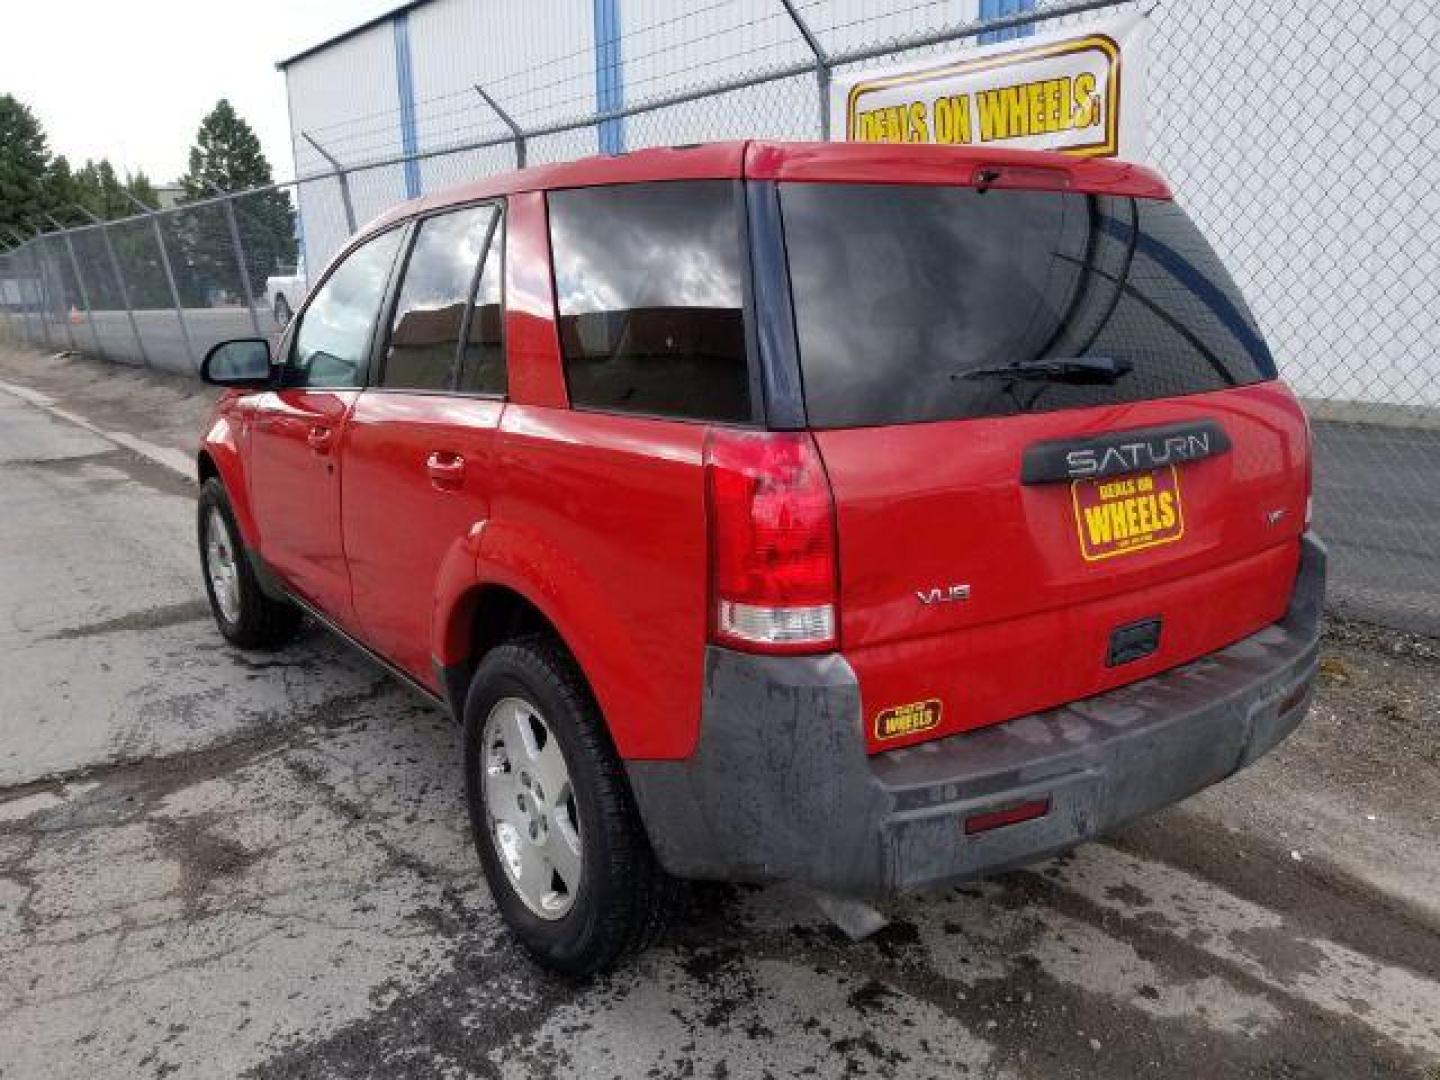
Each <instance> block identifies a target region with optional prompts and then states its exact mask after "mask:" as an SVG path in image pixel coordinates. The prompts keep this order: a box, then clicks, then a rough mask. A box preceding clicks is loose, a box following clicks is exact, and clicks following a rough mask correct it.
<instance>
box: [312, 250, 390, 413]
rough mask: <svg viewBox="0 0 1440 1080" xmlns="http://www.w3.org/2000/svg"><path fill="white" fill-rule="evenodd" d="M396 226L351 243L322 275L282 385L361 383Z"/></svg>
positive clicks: (356, 384)
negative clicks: (346, 252) (358, 244)
mask: <svg viewBox="0 0 1440 1080" xmlns="http://www.w3.org/2000/svg"><path fill="white" fill-rule="evenodd" d="M402 231H403V230H401V229H391V230H390V231H389V232H387V233H382V234H381V235H380V236H377V237H376V238H375V239H374V240H371V241H370V242H368V243H366V244H364V245H363V246H361V247H359V248H356V249H355V250H354V251H352V252H351V253H350V254H349V255H347V256H346V257H345V261H344V262H342V263H341V264H340V265H339V266H338V267H336V268H335V272H334V273H332V274H331V275H330V276H329V277H328V278H326V279H325V284H323V285H321V286H320V289H319V291H318V292H316V293H315V297H314V299H313V300H311V301H310V304H309V306H308V307H306V309H305V312H304V314H303V315H302V316H301V317H300V326H299V327H298V328H297V329H296V331H295V344H294V346H293V347H292V348H291V350H290V359H289V362H288V363H287V364H286V366H285V367H286V370H285V385H287V386H324V387H332V388H341V387H350V386H359V385H361V383H362V382H364V378H365V361H366V359H367V356H366V354H367V352H368V350H369V348H370V333H371V331H372V330H373V329H374V326H375V317H376V315H377V314H378V313H379V310H380V301H381V299H382V298H383V296H384V295H385V284H386V282H387V281H388V279H389V277H390V268H391V266H392V265H393V264H394V262H395V253H396V252H397V251H398V250H399V248H400V236H401V233H402Z"/></svg>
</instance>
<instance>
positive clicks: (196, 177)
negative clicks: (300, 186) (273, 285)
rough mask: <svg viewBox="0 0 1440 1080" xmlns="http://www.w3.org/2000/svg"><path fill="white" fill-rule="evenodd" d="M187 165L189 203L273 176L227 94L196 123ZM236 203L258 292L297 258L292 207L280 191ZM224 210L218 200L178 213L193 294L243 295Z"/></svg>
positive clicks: (256, 184)
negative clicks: (196, 129)
mask: <svg viewBox="0 0 1440 1080" xmlns="http://www.w3.org/2000/svg"><path fill="white" fill-rule="evenodd" d="M189 164H190V167H189V169H188V171H187V172H186V173H185V175H184V176H183V177H181V179H180V183H181V185H182V186H183V187H184V188H185V192H186V196H187V201H192V202H193V201H197V200H202V199H208V198H211V197H213V196H214V195H216V194H217V193H218V192H234V191H245V190H248V189H250V188H255V187H263V186H265V185H267V184H269V183H271V182H272V181H273V179H274V177H273V174H272V173H271V171H270V163H269V162H268V161H267V160H266V159H265V154H264V151H262V150H261V148H260V140H259V139H258V138H257V137H256V135H255V132H254V130H253V129H252V128H251V127H250V125H249V124H247V123H246V122H245V121H244V120H243V119H242V118H241V117H240V116H239V115H238V114H237V113H236V112H235V109H234V107H232V106H231V104H230V102H228V101H226V100H225V99H224V98H221V99H220V101H219V102H217V103H216V105H215V108H214V109H212V110H211V112H210V114H209V115H208V116H206V117H205V119H204V120H203V121H201V123H200V130H199V131H198V132H197V133H196V136H195V145H194V146H192V147H191V148H190V163H189ZM233 205H234V209H235V218H236V225H237V227H238V229H239V232H240V242H241V245H242V246H243V247H244V249H245V262H246V268H247V270H248V271H249V275H250V285H251V288H252V289H254V290H255V291H256V292H257V293H258V292H259V291H260V290H261V289H263V288H264V286H265V279H266V278H267V277H268V276H270V275H271V274H273V273H274V272H275V270H276V268H277V267H279V266H282V265H285V264H287V263H293V262H294V261H295V256H296V244H295V211H294V209H293V207H292V206H291V203H290V196H289V194H288V193H287V192H285V191H274V190H272V191H264V192H259V193H256V194H253V195H247V196H245V197H244V198H241V199H238V200H236V201H235V203H234V204H233ZM223 215H224V209H223V208H222V207H220V206H218V205H214V206H208V207H197V208H196V209H195V210H193V211H191V212H189V213H187V214H184V215H181V218H182V220H183V221H184V222H185V226H184V227H185V235H186V237H187V244H186V255H187V261H188V263H189V265H190V268H191V270H192V274H191V275H186V276H187V277H189V278H191V279H192V280H191V281H190V282H189V283H188V284H189V287H188V289H187V291H188V292H191V293H192V294H194V293H195V292H196V291H197V290H199V291H200V292H203V293H209V292H212V291H214V290H216V289H222V290H224V291H226V292H229V293H232V294H234V295H239V294H240V291H241V290H240V282H239V280H238V274H237V272H236V269H235V254H234V247H233V245H232V244H231V243H230V233H229V227H228V224H227V223H226V221H225V218H224V216H223Z"/></svg>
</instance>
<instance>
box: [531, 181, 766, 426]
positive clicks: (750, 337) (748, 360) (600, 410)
mask: <svg viewBox="0 0 1440 1080" xmlns="http://www.w3.org/2000/svg"><path fill="white" fill-rule="evenodd" d="M717 180H718V181H721V182H724V183H729V184H730V185H732V187H734V188H735V189H736V198H735V200H734V204H733V205H734V208H735V228H736V230H737V232H738V234H739V241H740V278H741V288H740V301H741V313H740V320H741V327H742V329H743V332H744V338H745V369H746V377H747V380H748V384H747V385H748V389H749V395H750V419H749V420H717V419H713V418H707V417H702V416H675V415H673V414H671V413H652V412H644V411H642V410H640V409H613V408H606V407H605V406H603V405H577V404H576V403H575V395H574V394H572V393H571V392H570V371H569V367H568V365H567V364H566V363H565V348H564V346H563V345H562V344H561V343H560V286H559V283H558V282H557V281H556V280H555V250H554V234H553V232H552V231H551V227H550V196H552V195H555V194H559V193H562V192H567V191H594V190H596V189H597V188H621V187H632V186H635V185H638V184H691V183H697V182H699V183H713V182H715V181H717ZM745 188H746V183H745V181H743V180H740V179H737V178H736V177H733V176H691V177H685V178H684V179H664V178H661V179H654V178H651V179H646V180H620V181H616V182H615V183H610V184H573V185H571V186H570V187H557V188H547V189H545V191H544V192H543V194H544V196H545V243H546V251H547V252H548V253H549V260H550V267H549V273H550V312H551V317H552V318H553V319H554V324H555V355H556V358H557V359H558V361H559V363H560V377H561V379H563V380H564V383H565V400H566V408H567V409H569V410H570V411H571V412H577V413H590V414H593V415H598V416H620V417H633V418H634V419H636V420H658V421H662V422H665V423H672V424H690V425H699V426H701V427H724V428H739V429H743V430H755V429H762V430H763V429H764V428H765V397H764V393H763V389H762V385H761V381H760V374H759V367H760V365H759V362H758V361H757V352H758V350H757V335H756V333H755V303H754V297H755V283H754V278H753V268H752V267H751V265H750V257H749V251H750V236H749V214H748V209H747V202H746V191H745Z"/></svg>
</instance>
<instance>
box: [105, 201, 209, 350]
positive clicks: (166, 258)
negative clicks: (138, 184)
mask: <svg viewBox="0 0 1440 1080" xmlns="http://www.w3.org/2000/svg"><path fill="white" fill-rule="evenodd" d="M121 194H123V195H124V196H125V198H127V199H129V200H130V201H131V202H132V203H133V204H134V205H135V206H137V207H139V208H140V210H141V211H142V212H144V213H146V214H148V215H149V216H150V228H151V229H152V230H153V231H154V233H155V246H156V247H157V248H158V249H159V251H160V266H161V268H162V269H163V270H164V271H165V284H166V285H168V286H170V302H171V303H172V304H174V305H175V321H176V322H178V323H179V324H180V337H181V339H182V340H183V341H184V342H185V355H186V356H188V357H189V358H190V366H191V367H192V368H193V369H194V370H196V371H199V370H200V361H199V360H198V359H196V357H195V343H194V342H193V341H191V340H190V327H189V326H188V325H187V324H186V322H185V306H184V305H183V304H181V303H180V290H179V289H178V288H176V286H175V270H174V268H173V267H171V265H170V253H169V252H168V251H166V250H165V234H164V232H162V231H161V229H160V214H159V212H158V211H157V210H156V209H155V208H154V207H153V206H146V205H145V204H144V203H143V202H141V201H140V200H139V199H137V198H136V197H135V196H134V195H131V194H130V192H128V191H125V190H124V189H121Z"/></svg>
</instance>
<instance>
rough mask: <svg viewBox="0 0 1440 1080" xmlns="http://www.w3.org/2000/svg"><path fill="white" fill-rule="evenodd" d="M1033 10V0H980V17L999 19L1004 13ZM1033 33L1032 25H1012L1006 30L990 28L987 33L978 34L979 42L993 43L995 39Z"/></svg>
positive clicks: (1004, 39) (1015, 13) (1017, 13)
mask: <svg viewBox="0 0 1440 1080" xmlns="http://www.w3.org/2000/svg"><path fill="white" fill-rule="evenodd" d="M1034 10H1035V0H980V18H982V19H1000V18H1004V17H1005V16H1006V15H1019V14H1021V13H1022V12H1026V11H1034ZM1033 33H1035V27H1034V26H1033V25H1032V26H1012V27H1010V28H1009V29H1008V30H991V31H990V32H989V33H988V34H981V35H980V44H981V45H993V44H994V43H995V42H997V41H1010V40H1011V39H1012V38H1021V37H1029V36H1030V35H1031V34H1033Z"/></svg>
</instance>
